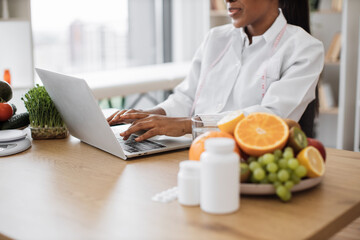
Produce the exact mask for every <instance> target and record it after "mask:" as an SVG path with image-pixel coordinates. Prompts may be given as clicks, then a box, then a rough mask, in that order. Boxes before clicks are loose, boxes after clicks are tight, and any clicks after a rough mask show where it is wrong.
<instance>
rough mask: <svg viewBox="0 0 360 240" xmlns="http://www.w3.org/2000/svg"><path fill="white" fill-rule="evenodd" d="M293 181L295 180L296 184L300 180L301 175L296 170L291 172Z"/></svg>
mask: <svg viewBox="0 0 360 240" xmlns="http://www.w3.org/2000/svg"><path fill="white" fill-rule="evenodd" d="M291 181H293V182H294V184H298V183H299V182H300V177H298V176H297V175H296V173H295V172H294V173H292V174H291Z"/></svg>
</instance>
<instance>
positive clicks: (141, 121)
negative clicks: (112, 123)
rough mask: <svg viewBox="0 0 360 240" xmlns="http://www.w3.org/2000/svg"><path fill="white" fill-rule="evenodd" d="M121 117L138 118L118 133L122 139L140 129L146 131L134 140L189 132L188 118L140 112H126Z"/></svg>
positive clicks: (175, 135) (174, 135)
mask: <svg viewBox="0 0 360 240" xmlns="http://www.w3.org/2000/svg"><path fill="white" fill-rule="evenodd" d="M121 118H122V119H123V121H126V120H127V119H132V120H134V119H138V120H135V121H133V123H132V125H131V126H130V127H129V128H128V130H126V131H125V132H123V133H121V134H120V136H122V137H123V138H124V140H126V139H128V138H129V137H130V135H131V134H132V133H135V132H137V131H140V130H146V132H145V133H144V134H143V135H140V136H139V137H137V138H136V139H135V140H136V141H143V140H145V139H148V138H151V137H153V136H156V135H167V136H172V137H179V136H182V135H184V134H187V133H191V120H190V118H171V117H166V116H163V115H152V114H148V113H141V112H137V113H127V114H126V115H122V116H121Z"/></svg>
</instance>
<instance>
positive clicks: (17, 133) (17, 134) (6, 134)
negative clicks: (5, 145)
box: [0, 129, 26, 142]
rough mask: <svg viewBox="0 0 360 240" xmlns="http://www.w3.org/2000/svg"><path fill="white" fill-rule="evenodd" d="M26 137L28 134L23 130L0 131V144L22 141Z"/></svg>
mask: <svg viewBox="0 0 360 240" xmlns="http://www.w3.org/2000/svg"><path fill="white" fill-rule="evenodd" d="M25 137H26V132H25V131H22V130H16V129H11V130H0V142H9V141H15V140H20V139H23V138H25Z"/></svg>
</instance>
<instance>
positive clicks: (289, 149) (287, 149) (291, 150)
mask: <svg viewBox="0 0 360 240" xmlns="http://www.w3.org/2000/svg"><path fill="white" fill-rule="evenodd" d="M285 152H292V153H294V150H293V149H292V147H286V148H285V149H284V153H285Z"/></svg>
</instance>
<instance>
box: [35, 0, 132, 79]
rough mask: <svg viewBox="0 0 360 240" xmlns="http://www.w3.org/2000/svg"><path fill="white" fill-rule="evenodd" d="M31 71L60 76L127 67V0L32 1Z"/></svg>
mask: <svg viewBox="0 0 360 240" xmlns="http://www.w3.org/2000/svg"><path fill="white" fill-rule="evenodd" d="M31 9H32V28H33V39H34V60H35V67H40V68H45V69H49V70H53V71H58V72H64V73H81V72H92V71H100V70H111V69H117V68H122V67H125V66H127V64H128V60H127V51H126V49H127V41H128V0H101V1H100V0H75V1H74V0H62V1H54V0H50V1H49V0H32V1H31Z"/></svg>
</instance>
